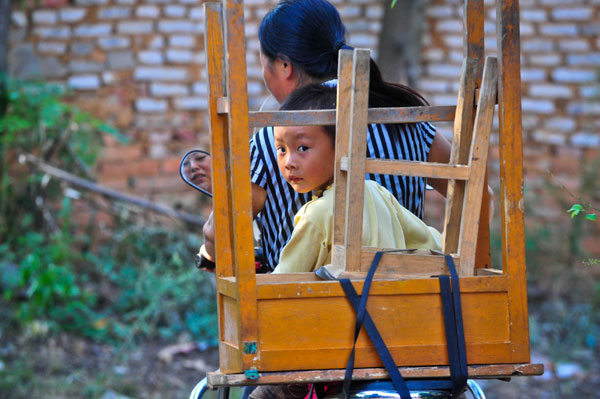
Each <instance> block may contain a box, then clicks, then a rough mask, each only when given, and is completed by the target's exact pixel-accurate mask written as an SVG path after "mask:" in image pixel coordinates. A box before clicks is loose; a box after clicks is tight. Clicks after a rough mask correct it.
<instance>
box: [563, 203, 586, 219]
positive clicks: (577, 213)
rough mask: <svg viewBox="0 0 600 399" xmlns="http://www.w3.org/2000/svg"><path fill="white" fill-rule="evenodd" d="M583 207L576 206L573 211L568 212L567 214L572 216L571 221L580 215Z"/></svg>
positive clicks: (572, 208)
mask: <svg viewBox="0 0 600 399" xmlns="http://www.w3.org/2000/svg"><path fill="white" fill-rule="evenodd" d="M583 210H584V209H583V206H581V205H579V204H574V205H573V206H572V207H571V209H569V210H568V211H567V213H570V214H571V219H573V218H574V217H575V216H577V215H579V212H581V211H583Z"/></svg>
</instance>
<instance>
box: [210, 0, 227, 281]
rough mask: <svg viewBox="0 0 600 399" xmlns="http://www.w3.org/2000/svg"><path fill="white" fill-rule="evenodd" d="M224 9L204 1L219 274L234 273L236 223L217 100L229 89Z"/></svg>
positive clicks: (224, 119) (224, 130) (222, 118)
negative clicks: (225, 58)
mask: <svg viewBox="0 0 600 399" xmlns="http://www.w3.org/2000/svg"><path fill="white" fill-rule="evenodd" d="M222 12H223V11H222V8H221V4H219V3H205V4H204V16H205V17H204V29H205V32H206V34H205V35H204V40H205V43H204V47H205V48H206V66H207V68H208V114H209V132H210V152H211V154H212V155H211V160H212V171H213V173H212V179H213V182H214V184H213V199H214V203H215V204H219V206H215V207H213V212H214V213H213V217H214V222H215V229H216V234H215V248H216V254H217V259H218V264H219V267H218V268H217V270H216V273H217V275H218V276H233V267H231V265H233V253H232V251H231V249H232V248H233V233H232V230H233V224H232V223H233V222H232V219H233V218H232V211H231V198H230V195H229V194H230V193H229V192H228V190H227V186H228V182H229V181H230V180H229V179H230V174H229V171H230V167H229V157H228V156H227V154H228V148H229V132H228V121H227V117H226V116H220V115H218V112H217V102H218V99H219V98H221V97H222V96H224V95H225V94H226V92H227V89H226V85H225V65H224V62H225V61H224V57H225V48H224V43H223V21H222Z"/></svg>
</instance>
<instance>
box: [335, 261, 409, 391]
mask: <svg viewBox="0 0 600 399" xmlns="http://www.w3.org/2000/svg"><path fill="white" fill-rule="evenodd" d="M386 252H390V251H386ZM383 254H384V251H379V252H377V253H376V254H375V257H374V258H373V262H372V263H371V267H370V268H369V272H368V273H367V277H366V278H365V283H364V285H363V290H362V295H361V296H360V297H359V296H358V294H357V293H356V290H355V289H354V286H353V285H352V283H351V282H350V280H348V279H340V280H339V281H340V284H341V285H342V288H343V290H344V292H345V293H346V296H347V297H348V300H349V301H350V303H351V304H352V306H353V307H354V310H355V311H356V323H355V325H354V342H353V344H352V351H351V352H350V356H349V358H348V363H347V365H346V374H345V376H344V385H343V395H344V398H348V397H349V396H350V384H351V383H352V372H353V371H354V358H355V353H356V340H357V338H358V334H359V333H360V328H361V326H362V325H363V323H364V325H365V330H366V331H367V334H368V335H369V337H370V338H371V342H373V345H374V346H375V350H376V351H377V354H378V355H379V358H380V359H381V361H382V362H383V364H384V366H385V368H386V370H387V371H388V373H389V375H390V378H391V380H392V385H393V386H394V388H395V389H396V391H397V392H398V395H400V397H401V398H402V399H410V392H409V390H408V387H407V386H406V383H405V382H404V379H403V378H402V375H401V374H400V372H399V371H398V368H397V367H396V363H395V362H394V359H393V358H392V355H391V354H390V352H389V350H388V348H387V346H386V345H385V342H383V338H381V335H380V334H379V331H378V330H377V327H375V323H373V319H371V316H370V315H369V313H368V312H367V299H368V297H369V290H370V289H371V282H372V281H373V275H374V274H375V270H377V266H378V265H379V261H380V260H381V256H382V255H383Z"/></svg>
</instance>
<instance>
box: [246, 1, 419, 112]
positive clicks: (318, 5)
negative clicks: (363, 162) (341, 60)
mask: <svg viewBox="0 0 600 399" xmlns="http://www.w3.org/2000/svg"><path fill="white" fill-rule="evenodd" d="M345 35H346V28H345V27H344V24H343V23H342V19H341V17H340V14H339V13H338V11H337V10H336V9H335V7H334V6H333V5H332V4H331V3H329V2H328V1H326V0H283V1H281V2H280V3H279V5H277V7H275V8H274V9H272V10H271V11H269V12H268V13H267V15H265V17H264V18H263V20H262V22H261V24H260V27H259V28H258V39H259V40H260V50H261V52H262V53H263V54H264V55H265V56H266V57H267V58H268V59H269V60H271V61H272V60H274V59H275V58H280V59H282V60H284V61H289V62H291V63H292V64H293V65H294V66H297V67H300V68H301V69H302V71H303V72H304V73H306V74H307V75H308V76H310V77H312V78H314V79H318V80H328V79H332V78H334V77H336V76H337V70H338V65H337V64H338V51H339V50H340V49H350V50H351V49H352V47H350V46H348V45H346V42H345V39H344V37H345ZM369 85H370V90H369V91H370V93H371V94H370V96H371V97H373V98H374V101H375V104H374V105H372V106H374V107H410V106H420V105H428V103H427V101H426V100H425V99H424V98H423V96H421V95H420V94H419V93H418V92H416V91H415V90H413V89H411V88H410V87H408V86H404V85H401V84H395V83H388V82H384V81H383V77H382V75H381V71H380V70H379V67H378V66H377V64H376V63H375V61H373V59H371V73H370V78H369ZM377 104H381V105H377ZM370 106H371V105H370Z"/></svg>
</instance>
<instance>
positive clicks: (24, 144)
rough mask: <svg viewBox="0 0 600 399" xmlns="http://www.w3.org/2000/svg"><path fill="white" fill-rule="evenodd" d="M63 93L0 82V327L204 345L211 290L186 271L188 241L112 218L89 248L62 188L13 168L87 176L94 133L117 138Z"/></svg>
mask: <svg viewBox="0 0 600 399" xmlns="http://www.w3.org/2000/svg"><path fill="white" fill-rule="evenodd" d="M66 94H68V93H65V92H64V90H63V89H62V88H61V87H60V86H56V85H50V84H44V83H40V82H19V81H11V82H9V86H8V98H9V104H8V108H7V113H6V114H4V115H3V116H2V119H0V132H1V135H0V154H1V161H0V268H1V270H2V273H1V274H0V275H1V278H0V295H1V297H2V298H3V299H2V300H3V301H4V302H3V304H2V306H3V307H4V306H5V303H6V307H7V308H8V309H9V311H8V312H7V316H8V317H6V318H3V319H2V320H1V324H0V329H2V328H6V326H7V325H8V324H11V326H15V325H16V327H15V328H17V329H21V330H22V331H31V332H32V333H33V334H34V335H35V334H38V335H39V334H42V335H43V334H47V333H54V332H60V331H68V332H71V333H74V334H76V335H82V336H85V337H89V338H92V339H94V340H97V341H103V342H113V343H117V342H118V343H120V344H123V343H134V342H137V341H139V340H142V339H152V338H165V339H172V338H173V337H175V336H178V335H180V334H186V335H187V336H189V337H192V338H195V339H198V340H206V341H211V340H212V339H214V337H215V336H216V325H217V323H216V304H215V294H214V284H213V283H212V280H211V279H212V276H207V275H206V274H205V273H200V272H198V271H197V270H196V269H195V268H194V267H193V259H194V254H195V252H196V251H197V249H198V247H199V245H200V244H201V240H200V236H199V235H198V234H193V233H190V232H188V231H186V230H184V229H181V228H177V227H176V226H171V228H170V229H169V228H156V227H145V226H142V225H140V224H139V223H136V222H135V221H132V220H131V219H129V220H125V219H123V220H120V219H119V217H115V220H117V225H116V227H115V231H114V232H113V234H112V235H111V236H110V237H108V238H106V239H103V240H101V241H99V242H92V238H91V237H89V236H87V235H86V234H84V230H85V229H84V228H82V226H77V225H74V224H73V223H72V219H73V209H72V208H73V204H72V203H71V200H69V199H68V198H66V197H64V196H63V193H62V187H61V186H60V185H59V184H58V183H57V182H56V181H55V180H52V179H47V178H44V177H43V176H40V175H38V174H36V173H34V172H33V171H28V170H27V169H25V168H24V167H20V166H17V165H16V160H17V159H18V156H19V154H22V153H31V154H35V155H36V156H38V157H40V158H42V159H44V160H46V161H49V162H51V163H52V164H53V165H57V166H59V167H61V168H62V169H65V170H67V171H69V172H71V173H75V174H85V175H86V176H87V175H88V174H89V169H91V168H92V167H93V165H94V162H95V160H96V156H97V154H98V151H99V149H100V147H101V145H102V143H103V135H104V134H107V133H108V134H112V135H116V136H117V137H118V138H121V136H119V135H118V133H116V132H115V131H114V130H113V129H111V128H109V127H107V126H106V125H104V124H103V123H102V122H101V121H99V120H98V119H96V118H94V117H92V116H90V115H89V114H86V113H83V112H81V111H80V110H78V109H77V108H76V107H74V106H72V105H70V104H68V103H66V102H64V101H63V98H64V96H65V95H66ZM93 224H94V221H93V220H92V221H91V222H90V225H91V226H93ZM92 244H93V245H92ZM39 326H47V328H38V327H39ZM11 328H12V327H11ZM46 329H48V332H46ZM0 331H1V330H0Z"/></svg>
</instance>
